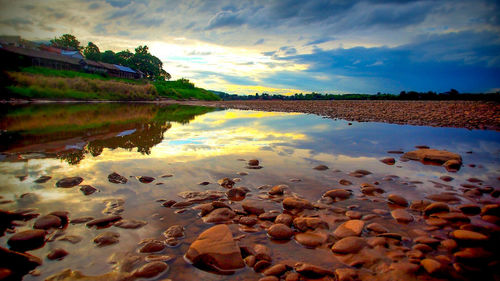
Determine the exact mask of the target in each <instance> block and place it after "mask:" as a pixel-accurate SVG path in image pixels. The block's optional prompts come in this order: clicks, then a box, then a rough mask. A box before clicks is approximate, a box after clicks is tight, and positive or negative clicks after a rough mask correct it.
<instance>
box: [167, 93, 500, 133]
mask: <svg viewBox="0 0 500 281" xmlns="http://www.w3.org/2000/svg"><path fill="white" fill-rule="evenodd" d="M175 103H182V104H188V105H204V106H214V107H221V108H233V109H241V110H262V111H279V112H301V113H310V114H317V115H320V116H325V117H328V118H332V119H336V118H340V119H345V120H348V121H357V122H385V123H393V124H403V125H419V126H433V127H457V128H467V129H486V130H496V131H498V130H500V103H498V102H482V101H389V100H384V101H347V100H346V101H279V100H269V101H265V100H258V101H182V102H177V101H176V102H175Z"/></svg>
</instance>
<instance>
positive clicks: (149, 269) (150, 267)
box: [133, 261, 169, 278]
mask: <svg viewBox="0 0 500 281" xmlns="http://www.w3.org/2000/svg"><path fill="white" fill-rule="evenodd" d="M168 268H169V267H168V264H166V263H164V262H161V261H155V262H150V263H147V264H145V265H143V266H141V267H140V268H138V269H137V270H135V271H134V273H133V275H134V276H135V277H139V278H153V277H155V276H158V275H160V274H162V273H164V272H166V271H167V270H168Z"/></svg>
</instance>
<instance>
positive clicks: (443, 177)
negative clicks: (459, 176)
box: [439, 176, 453, 182]
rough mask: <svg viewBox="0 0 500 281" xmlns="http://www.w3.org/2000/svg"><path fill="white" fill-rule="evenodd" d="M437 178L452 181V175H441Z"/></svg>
mask: <svg viewBox="0 0 500 281" xmlns="http://www.w3.org/2000/svg"><path fill="white" fill-rule="evenodd" d="M439 178H440V179H441V180H442V181H445V182H450V181H452V180H453V178H452V177H450V176H441V177H439Z"/></svg>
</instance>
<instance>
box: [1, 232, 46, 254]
mask: <svg viewBox="0 0 500 281" xmlns="http://www.w3.org/2000/svg"><path fill="white" fill-rule="evenodd" d="M7 244H8V245H9V247H10V248H11V249H12V250H14V251H20V252H24V251H29V250H34V249H38V248H40V247H42V246H43V245H44V244H45V230H41V229H36V230H25V231H21V232H18V233H15V234H14V235H12V236H11V237H10V238H9V240H8V241H7Z"/></svg>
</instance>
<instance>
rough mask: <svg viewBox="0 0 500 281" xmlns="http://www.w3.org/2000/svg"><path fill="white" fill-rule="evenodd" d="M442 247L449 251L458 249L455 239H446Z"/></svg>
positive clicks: (442, 242)
mask: <svg viewBox="0 0 500 281" xmlns="http://www.w3.org/2000/svg"><path fill="white" fill-rule="evenodd" d="M441 247H443V248H445V249H447V250H448V251H453V250H455V249H456V248H457V247H458V245H457V242H456V241H455V240H453V239H445V240H443V241H441Z"/></svg>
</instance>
